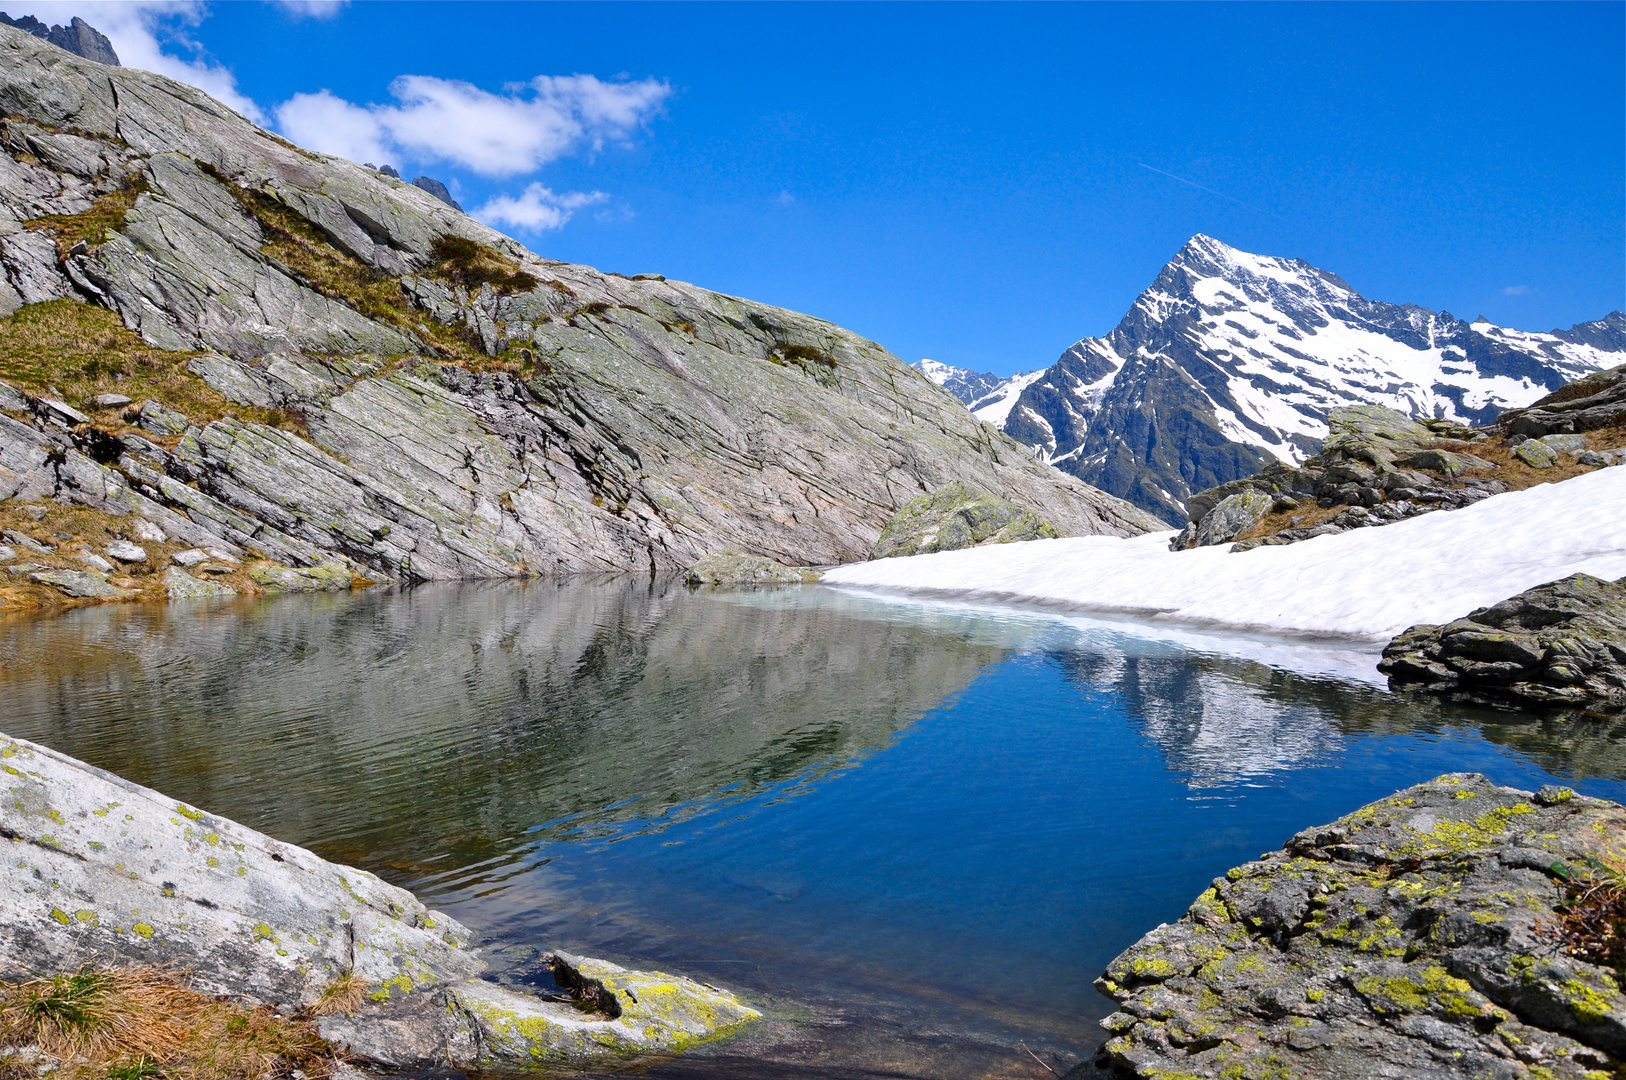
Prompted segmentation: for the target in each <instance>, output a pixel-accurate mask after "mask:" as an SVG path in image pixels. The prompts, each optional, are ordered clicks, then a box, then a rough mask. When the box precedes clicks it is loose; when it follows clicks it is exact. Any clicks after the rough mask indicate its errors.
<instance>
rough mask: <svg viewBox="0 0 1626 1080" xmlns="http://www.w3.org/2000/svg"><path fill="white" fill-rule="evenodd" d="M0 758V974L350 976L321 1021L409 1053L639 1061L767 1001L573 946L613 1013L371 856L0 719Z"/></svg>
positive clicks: (305, 983)
mask: <svg viewBox="0 0 1626 1080" xmlns="http://www.w3.org/2000/svg"><path fill="white" fill-rule="evenodd" d="M172 572H175V573H178V572H179V571H172ZM0 767H3V768H4V775H3V776H0V788H3V792H0V799H3V800H4V801H3V805H4V817H3V821H4V830H3V831H0V848H3V854H4V856H5V859H4V865H3V866H0V977H5V978H8V979H15V978H20V977H25V976H29V975H35V974H56V973H61V972H65V971H74V970H77V969H78V968H79V967H80V966H81V965H83V964H86V963H111V964H128V965H149V964H150V965H171V966H173V967H175V968H177V969H179V970H182V971H184V972H186V973H187V977H188V979H189V981H190V982H191V984H192V986H193V987H194V988H195V989H198V990H200V991H203V992H205V993H210V994H217V995H221V996H226V997H231V998H234V999H237V1000H241V1001H245V1002H248V1003H251V1004H257V1003H263V1004H268V1005H271V1006H272V1007H274V1008H276V1009H277V1010H279V1011H282V1012H292V1011H296V1010H300V1009H309V1008H311V1007H313V1006H317V1005H318V1004H319V1003H320V1002H321V1001H322V999H323V995H324V991H327V990H328V989H329V988H330V987H332V986H333V985H334V983H335V982H336V981H339V980H351V979H360V980H362V981H363V982H364V984H365V985H366V987H367V993H366V994H365V998H364V999H365V1004H364V1005H363V1006H360V1007H357V1008H356V1009H355V1010H353V1011H352V1012H349V1013H346V1014H344V1015H336V1016H329V1017H324V1018H323V1019H322V1021H321V1025H320V1028H319V1030H320V1031H321V1033H322V1035H323V1037H324V1038H327V1039H329V1040H330V1041H332V1042H333V1043H335V1044H336V1045H337V1046H338V1047H339V1048H340V1049H342V1050H345V1051H347V1052H348V1053H350V1054H352V1055H353V1056H355V1057H357V1058H360V1059H362V1060H365V1061H371V1062H374V1063H377V1064H383V1065H394V1066H398V1067H413V1068H417V1067H438V1068H447V1067H450V1068H459V1069H468V1068H486V1069H500V1070H504V1071H528V1070H534V1069H539V1068H557V1067H560V1066H570V1067H578V1066H584V1065H598V1064H605V1063H610V1062H614V1063H618V1064H635V1063H636V1059H637V1058H638V1057H640V1056H645V1055H650V1056H657V1057H658V1056H666V1055H670V1054H674V1053H680V1052H682V1051H683V1050H685V1049H687V1048H688V1047H690V1046H693V1045H694V1044H696V1043H698V1042H701V1041H705V1040H707V1039H713V1038H717V1037H718V1036H720V1035H723V1034H726V1033H728V1032H730V1031H732V1030H734V1029H736V1028H738V1027H739V1026H741V1025H742V1024H745V1023H749V1022H750V1021H752V1020H754V1019H756V1018H757V1017H758V1016H759V1015H760V1014H759V1013H757V1012H756V1011H755V1010H753V1009H751V1008H749V1007H747V1006H745V1005H742V1004H741V1003H740V1002H739V1001H737V1000H736V999H735V998H734V997H733V995H731V994H729V993H727V992H726V991H722V990H718V989H716V988H715V987H709V986H705V985H702V984H700V983H695V982H692V981H690V980H688V979H683V978H680V977H677V976H673V975H666V974H663V973H660V972H642V971H631V970H627V969H624V968H621V967H618V966H616V965H614V964H609V963H606V962H604V961H595V960H588V959H585V958H577V957H572V958H570V960H571V961H573V963H574V965H575V969H576V970H578V971H579V972H580V973H581V975H582V976H584V977H586V978H589V979H596V980H598V981H599V983H600V984H602V986H603V987H604V988H605V989H606V991H607V992H608V993H609V994H610V995H612V999H611V1000H612V1001H613V1003H614V1005H615V1008H613V1009H612V1010H610V1011H612V1012H616V1014H617V1015H616V1016H613V1017H612V1016H610V1015H609V1014H608V1013H606V1012H599V1013H597V1014H589V1013H586V1012H584V1011H582V1009H580V1008H579V1007H577V1006H576V1005H575V1004H574V1003H573V1002H572V1000H571V999H570V998H569V997H565V998H562V999H558V1000H554V999H544V998H538V997H536V996H533V995H531V994H528V993H525V992H524V991H523V990H521V989H519V988H517V987H504V986H497V985H493V984H492V983H490V982H487V981H485V979H484V978H482V977H481V976H483V975H486V974H487V968H486V964H485V962H484V961H483V960H481V959H480V958H479V956H478V955H477V954H476V953H475V951H474V950H473V949H471V948H470V944H471V935H470V933H469V931H468V929H467V928H465V927H464V926H462V925H461V924H460V923H458V922H457V921H456V920H455V919H452V918H450V917H449V916H447V915H445V914H442V913H440V912H435V911H431V910H429V909H427V908H425V907H424V906H423V904H421V903H419V902H418V900H417V898H416V897H414V896H413V895H412V894H411V893H410V892H407V891H406V890H405V889H399V888H396V887H395V886H393V885H389V884H387V883H386V882H384V881H382V880H380V879H379V878H377V877H376V876H374V875H372V874H369V873H367V872H366V871H363V870H357V869H354V868H352V867H348V866H340V865H338V864H335V863H330V862H327V861H326V860H324V859H321V858H319V857H318V856H316V855H315V854H313V853H312V852H310V851H307V850H305V849H304V848H300V847H296V846H294V845H292V844H284V843H280V842H279V841H276V840H274V839H272V838H271V837H268V836H265V835H263V834H261V833H258V832H255V831H254V830H253V829H249V828H246V827H244V826H242V825H239V824H237V823H236V822H233V821H229V820H227V819H225V818H220V817H216V816H214V815H211V814H209V813H207V812H205V811H203V810H201V809H198V808H196V807H191V806H188V805H186V804H184V803H178V802H176V801H175V800H173V799H170V798H167V797H166V796H164V795H162V794H160V793H159V792H156V791H153V790H151V789H149V788H144V787H140V786H139V785H136V784H132V783H130V782H128V781H126V780H122V779H120V778H119V777H117V776H114V775H112V774H111V773H107V772H103V771H102V770H100V769H96V768H93V767H91V766H89V765H86V764H85V763H83V762H81V761H77V760H75V759H73V758H70V757H68V756H66V755H64V754H59V753H57V752H55V751H53V750H50V749H49V748H47V747H44V746H40V745H38V744H37V743H32V742H28V741H27V740H23V739H12V738H9V737H6V736H4V735H0Z"/></svg>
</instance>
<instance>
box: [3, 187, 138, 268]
mask: <svg viewBox="0 0 1626 1080" xmlns="http://www.w3.org/2000/svg"><path fill="white" fill-rule="evenodd" d="M146 190H147V182H146V180H145V179H143V178H142V176H141V174H140V173H131V174H130V175H129V176H126V177H125V178H124V182H123V183H122V184H120V185H119V187H118V190H116V191H111V192H109V193H107V194H106V195H102V196H100V197H99V198H97V199H96V201H95V202H93V203H91V204H90V208H89V209H88V210H83V211H80V212H79V213H77V214H51V215H49V216H47V217H42V218H36V219H35V220H33V221H30V222H28V227H29V228H30V229H39V230H41V231H43V232H48V233H50V234H51V235H52V236H53V237H55V238H56V252H57V257H58V258H62V257H65V256H66V255H67V254H68V251H69V249H70V248H72V247H73V246H74V245H75V244H77V243H80V242H81V241H82V242H83V243H84V244H85V246H87V247H89V248H97V247H100V246H101V245H102V243H103V241H105V240H106V239H107V234H108V233H109V232H113V231H117V230H118V229H122V228H123V227H124V215H125V212H126V211H128V210H129V209H130V207H132V206H134V205H135V201H136V199H137V197H139V196H140V194H141V193H142V192H143V191H146Z"/></svg>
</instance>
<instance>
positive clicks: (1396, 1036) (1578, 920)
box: [1072, 773, 1626, 1080]
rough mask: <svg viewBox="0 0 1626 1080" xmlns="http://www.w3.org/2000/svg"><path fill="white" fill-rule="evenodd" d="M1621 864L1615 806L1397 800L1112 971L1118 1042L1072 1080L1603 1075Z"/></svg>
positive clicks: (1530, 799) (1253, 873)
mask: <svg viewBox="0 0 1626 1080" xmlns="http://www.w3.org/2000/svg"><path fill="white" fill-rule="evenodd" d="M1623 871H1626V808H1623V807H1621V806H1620V805H1619V804H1616V803H1612V802H1606V801H1604V800H1600V799H1591V798H1585V797H1583V796H1580V795H1575V794H1573V793H1572V792H1571V791H1570V790H1569V789H1567V788H1553V787H1546V788H1543V789H1542V790H1541V791H1539V792H1537V793H1535V794H1534V795H1531V794H1530V793H1529V792H1524V791H1516V790H1514V789H1512V788H1504V787H1497V786H1495V785H1493V784H1490V783H1488V782H1487V781H1486V780H1485V779H1484V778H1483V777H1481V776H1477V775H1472V774H1460V773H1459V774H1449V775H1446V776H1442V777H1440V778H1438V779H1436V780H1433V781H1430V782H1428V783H1425V784H1419V785H1417V786H1416V787H1413V788H1408V789H1407V790H1405V791H1402V792H1399V793H1398V794H1396V795H1394V796H1392V797H1391V798H1388V799H1383V800H1380V801H1379V802H1376V803H1372V804H1371V805H1369V806H1365V807H1362V808H1361V809H1359V810H1357V811H1355V812H1354V813H1352V814H1349V815H1348V816H1346V817H1343V818H1340V819H1339V820H1338V821H1336V822H1333V823H1332V824H1331V825H1326V826H1322V827H1320V828H1313V829H1306V830H1304V831H1303V832H1301V833H1299V834H1298V835H1296V836H1294V837H1293V838H1292V839H1291V840H1290V841H1288V843H1287V844H1286V845H1285V846H1284V848H1283V849H1282V850H1281V851H1278V852H1272V853H1270V854H1267V855H1265V856H1264V857H1263V858H1261V859H1260V860H1259V861H1257V862H1251V863H1247V864H1245V865H1243V866H1239V867H1237V868H1236V869H1234V870H1232V871H1231V872H1230V873H1229V874H1227V875H1226V876H1225V877H1223V878H1218V879H1216V880H1215V882H1214V884H1213V887H1212V888H1210V889H1209V890H1207V891H1206V892H1204V893H1203V894H1202V895H1201V896H1199V897H1198V898H1197V900H1196V902H1195V903H1193V904H1192V906H1191V909H1190V910H1189V911H1188V912H1187V913H1186V915H1185V916H1184V917H1183V918H1182V919H1180V921H1179V922H1177V923H1174V924H1173V925H1165V926H1160V927H1158V928H1157V929H1156V930H1153V931H1152V932H1151V933H1149V934H1147V935H1146V936H1145V937H1143V938H1142V939H1141V940H1140V941H1138V942H1136V943H1135V944H1134V945H1133V946H1131V947H1130V948H1129V949H1128V950H1127V951H1125V952H1124V953H1123V954H1122V955H1121V956H1119V957H1118V958H1117V959H1116V960H1114V961H1113V962H1112V963H1111V964H1110V965H1108V967H1107V971H1106V973H1105V974H1104V975H1103V976H1102V977H1101V978H1100V979H1099V980H1097V982H1096V986H1097V987H1098V988H1099V989H1100V990H1101V991H1102V992H1103V993H1105V994H1107V995H1108V996H1109V997H1111V998H1112V999H1113V1000H1114V1001H1116V1002H1117V1003H1118V1005H1119V1011H1118V1012H1116V1013H1114V1014H1113V1015H1111V1016H1109V1017H1108V1018H1107V1019H1106V1020H1104V1021H1102V1024H1103V1026H1105V1027H1106V1028H1107V1029H1108V1030H1110V1031H1111V1032H1112V1033H1113V1037H1112V1038H1111V1039H1110V1040H1109V1041H1108V1042H1107V1043H1106V1045H1105V1046H1104V1047H1103V1049H1102V1051H1101V1053H1100V1055H1099V1057H1098V1058H1097V1060H1096V1061H1095V1062H1093V1063H1089V1064H1086V1065H1084V1066H1081V1067H1080V1068H1079V1069H1078V1070H1075V1073H1074V1074H1072V1075H1074V1076H1075V1077H1086V1076H1099V1075H1115V1076H1136V1077H1147V1078H1151V1077H1183V1078H1184V1077H1190V1078H1196V1077H1256V1076H1257V1077H1264V1076H1271V1077H1276V1076H1280V1077H1298V1078H1319V1077H1327V1078H1333V1077H1336V1078H1339V1080H1351V1078H1360V1077H1402V1076H1404V1077H1425V1076H1426V1077H1440V1078H1448V1077H1449V1078H1454V1077H1461V1078H1463V1080H1467V1078H1469V1077H1474V1078H1479V1077H1498V1078H1501V1077H1506V1078H1509V1080H1512V1078H1526V1077H1528V1078H1531V1080H1536V1078H1542V1080H1559V1078H1563V1080H1569V1078H1575V1080H1580V1078H1583V1077H1586V1078H1589V1080H1590V1078H1595V1077H1601V1076H1613V1075H1615V1074H1616V1073H1615V1070H1617V1069H1618V1068H1619V1067H1620V1062H1621V1060H1622V1058H1626V997H1623V996H1622V993H1621V978H1622V975H1621V972H1620V970H1618V969H1619V967H1620V966H1621V964H1622V961H1623V960H1626V955H1623V954H1622V952H1621V949H1620V940H1619V938H1618V937H1616V938H1610V937H1609V932H1608V931H1607V930H1606V931H1605V932H1604V936H1603V938H1601V939H1599V938H1597V937H1596V936H1595V934H1594V933H1593V931H1592V930H1590V929H1589V928H1591V927H1594V926H1595V925H1602V926H1605V927H1607V926H1609V925H1611V920H1619V919H1621V918H1622V913H1623V912H1626V891H1623V885H1626V882H1623V879H1622V876H1621V875H1622V873H1623ZM1613 925H1615V926H1617V927H1618V925H1619V924H1618V921H1617V922H1615V923H1613ZM1615 932H1616V933H1618V929H1617V930H1616V931H1615Z"/></svg>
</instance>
